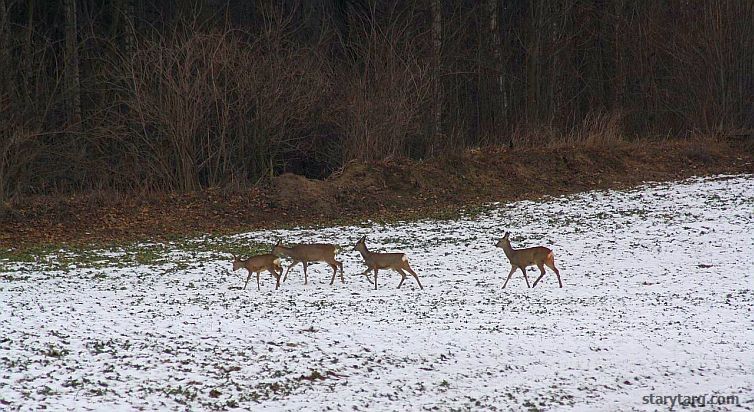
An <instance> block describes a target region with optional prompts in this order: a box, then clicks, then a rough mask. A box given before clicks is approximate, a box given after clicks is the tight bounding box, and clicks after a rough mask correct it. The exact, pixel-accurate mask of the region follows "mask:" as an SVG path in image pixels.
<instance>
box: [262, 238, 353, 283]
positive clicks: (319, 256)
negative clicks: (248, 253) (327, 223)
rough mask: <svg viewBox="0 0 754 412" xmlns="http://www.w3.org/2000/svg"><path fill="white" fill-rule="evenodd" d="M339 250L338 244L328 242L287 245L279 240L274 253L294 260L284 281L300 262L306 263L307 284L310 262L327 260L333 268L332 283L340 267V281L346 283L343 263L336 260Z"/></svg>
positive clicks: (305, 280)
mask: <svg viewBox="0 0 754 412" xmlns="http://www.w3.org/2000/svg"><path fill="white" fill-rule="evenodd" d="M337 250H338V247H337V246H335V245H330V244H326V243H315V244H311V245H294V246H292V247H285V246H283V245H282V244H280V241H279V240H278V242H277V243H276V244H275V247H273V248H272V254H273V255H277V256H280V255H283V256H287V257H289V258H291V260H292V262H291V265H290V266H288V270H286V271H285V275H284V276H283V282H285V280H286V279H288V272H290V271H291V268H292V267H294V266H296V265H297V264H299V262H300V263H303V265H304V285H306V284H307V283H309V277H308V276H307V274H306V268H307V267H308V266H309V262H325V263H327V264H328V265H330V267H331V268H332V278H331V279H330V284H331V285H332V284H333V282H335V275H336V274H337V273H338V268H340V282H341V283H345V279H343V263H342V262H338V261H337V260H335V252H337Z"/></svg>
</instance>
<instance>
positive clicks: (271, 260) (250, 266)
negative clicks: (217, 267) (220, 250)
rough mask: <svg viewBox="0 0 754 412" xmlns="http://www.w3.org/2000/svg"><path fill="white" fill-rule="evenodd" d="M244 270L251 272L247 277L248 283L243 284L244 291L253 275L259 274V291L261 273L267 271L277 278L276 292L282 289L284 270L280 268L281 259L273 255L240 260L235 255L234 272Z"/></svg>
mask: <svg viewBox="0 0 754 412" xmlns="http://www.w3.org/2000/svg"><path fill="white" fill-rule="evenodd" d="M241 268H244V269H246V270H248V271H249V276H247V277H246V283H244V284H243V288H244V290H245V289H246V285H248V284H249V279H251V274H252V273H256V274H257V290H259V273H261V272H264V271H265V270H266V271H268V272H270V274H271V275H272V277H273V278H275V290H277V289H278V288H279V287H280V275H281V274H282V273H283V268H282V267H281V266H280V259H279V258H278V257H277V256H275V255H271V254H266V255H257V256H252V257H250V258H248V259H245V260H242V259H239V258H238V257H237V256H236V255H233V271H234V272H235V271H237V270H238V269H241Z"/></svg>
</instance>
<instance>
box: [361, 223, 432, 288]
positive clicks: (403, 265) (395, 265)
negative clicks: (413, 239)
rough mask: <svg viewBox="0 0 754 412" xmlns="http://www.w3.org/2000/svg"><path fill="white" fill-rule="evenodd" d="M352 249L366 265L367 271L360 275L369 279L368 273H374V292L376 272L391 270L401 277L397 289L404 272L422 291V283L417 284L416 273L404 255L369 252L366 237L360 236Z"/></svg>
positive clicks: (403, 279) (404, 276) (404, 277)
mask: <svg viewBox="0 0 754 412" xmlns="http://www.w3.org/2000/svg"><path fill="white" fill-rule="evenodd" d="M353 249H354V250H357V251H359V253H361V256H362V257H363V258H364V263H366V265H367V270H365V271H364V272H362V275H364V276H366V277H367V279H369V274H368V273H369V271H370V270H372V271H374V289H375V290H377V272H378V271H379V270H380V269H393V270H394V271H396V272H398V273H399V274H400V275H401V283H399V284H398V288H400V287H401V285H403V282H404V281H405V280H406V272H408V273H410V274H411V276H413V277H414V279H416V283H417V284H419V288H421V289H424V287H423V286H422V283H421V282H419V276H418V275H417V274H416V272H414V271H413V269H411V266H409V264H408V258H407V257H406V254H405V253H375V252H370V251H369V249H367V244H366V236H362V237H361V239H359V241H358V242H356V245H354V247H353ZM370 282H371V280H370Z"/></svg>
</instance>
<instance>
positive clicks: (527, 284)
mask: <svg viewBox="0 0 754 412" xmlns="http://www.w3.org/2000/svg"><path fill="white" fill-rule="evenodd" d="M520 269H521V273H523V274H524V280H525V281H526V287H527V288H530V289H531V286H530V285H529V277H528V276H526V267H522V268H520Z"/></svg>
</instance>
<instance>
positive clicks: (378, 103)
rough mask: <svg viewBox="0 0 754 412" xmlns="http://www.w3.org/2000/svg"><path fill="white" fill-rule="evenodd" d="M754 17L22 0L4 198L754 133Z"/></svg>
mask: <svg viewBox="0 0 754 412" xmlns="http://www.w3.org/2000/svg"><path fill="white" fill-rule="evenodd" d="M753 72H754V2H752V1H747V0H740V1H733V0H731V1H711V0H709V1H688V0H662V1H657V0H637V1H628V0H562V1H549V0H528V1H525V0H480V1H464V0H419V1H415V2H406V1H396V0H388V1H375V0H322V1H304V0H281V1H270V0H267V1H238V0H236V1H233V0H227V1H219V0H206V1H199V0H196V1H158V0H110V1H105V0H0V125H2V126H0V201H7V200H9V199H18V198H23V197H24V196H32V195H38V194H60V193H73V192H79V193H80V192H92V191H114V192H124V193H129V192H139V191H145V190H146V191H161V192H178V193H182V192H192V191H196V190H201V189H204V188H210V187H239V188H244V187H250V186H253V185H255V184H258V183H260V182H263V181H265V180H266V179H269V178H270V177H272V176H275V175H278V174H280V173H283V172H293V173H297V174H300V175H304V176H307V177H310V178H325V177H327V176H328V175H329V174H331V173H332V172H334V171H336V170H338V169H340V168H342V167H343V166H344V165H346V164H348V163H349V162H354V161H372V160H380V159H395V158H399V159H400V158H407V159H416V160H421V159H428V158H433V157H438V156H444V155H447V154H453V153H457V152H459V151H464V150H468V149H473V148H478V147H487V146H500V147H513V148H536V147H539V146H546V145H550V144H563V143H566V144H579V143H587V144H604V145H608V146H609V145H610V144H612V143H614V142H617V141H620V140H636V139H665V138H669V137H671V138H679V139H684V138H690V137H693V136H698V135H714V136H725V135H728V134H736V133H740V131H742V130H744V131H745V130H751V129H752V127H754V107H753V106H754V99H752V96H754V78H753V76H752V73H753Z"/></svg>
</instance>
